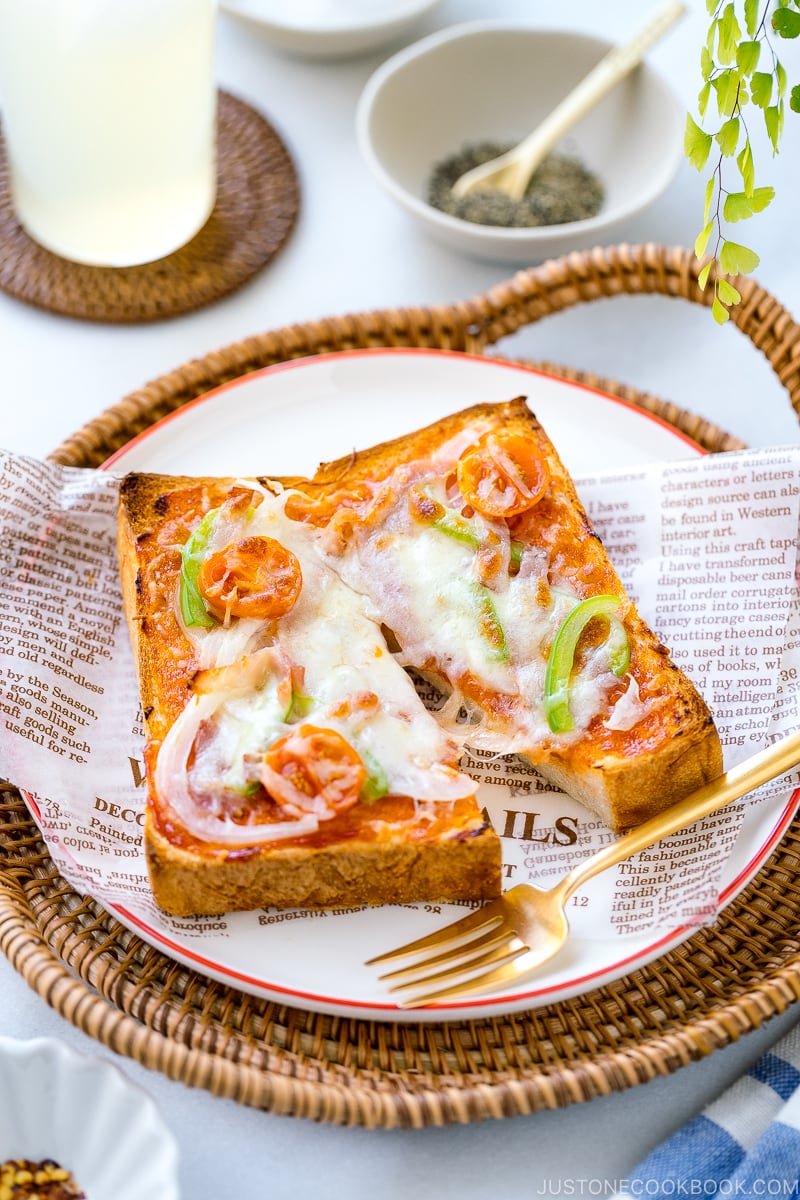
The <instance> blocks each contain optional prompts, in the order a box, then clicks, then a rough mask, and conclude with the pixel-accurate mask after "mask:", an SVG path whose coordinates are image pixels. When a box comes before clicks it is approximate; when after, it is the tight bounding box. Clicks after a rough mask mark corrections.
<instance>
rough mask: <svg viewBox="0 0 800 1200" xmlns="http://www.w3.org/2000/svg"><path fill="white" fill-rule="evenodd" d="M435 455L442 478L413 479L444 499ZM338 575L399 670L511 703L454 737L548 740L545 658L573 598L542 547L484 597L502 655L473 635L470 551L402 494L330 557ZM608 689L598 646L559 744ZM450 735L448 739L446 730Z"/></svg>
mask: <svg viewBox="0 0 800 1200" xmlns="http://www.w3.org/2000/svg"><path fill="white" fill-rule="evenodd" d="M439 457H440V459H442V461H440V462H439V463H437V469H438V470H439V471H440V472H442V474H440V475H438V476H426V477H425V478H424V479H422V480H420V478H419V477H418V478H417V480H416V482H417V484H418V485H419V484H420V482H421V483H422V484H423V485H424V487H425V490H426V492H428V494H433V495H435V496H437V497H440V496H442V495H443V491H444V487H443V476H444V474H445V473H446V472H447V471H448V470H450V471H452V470H453V469H454V467H455V461H454V460H453V461H451V462H449V463H448V462H447V461H446V460H444V458H443V456H442V455H440V456H439ZM428 469H430V468H428ZM473 521H474V523H475V524H476V527H477V528H478V529H479V530H480V531H481V532H485V531H486V529H487V528H489V529H490V528H491V527H492V524H493V523H492V522H487V521H485V520H483V519H482V518H480V517H479V516H477V515H476V517H475V518H473ZM337 569H338V570H339V571H340V572H341V573H342V574H343V576H344V577H345V578H346V579H347V580H348V582H349V583H350V584H351V585H352V587H353V588H354V589H358V590H361V591H364V592H366V593H367V595H368V596H369V597H370V599H371V600H372V602H373V604H374V608H375V611H376V612H377V613H380V615H381V619H382V620H383V621H384V622H385V624H386V625H387V626H389V628H390V629H391V630H392V632H393V634H394V635H395V637H396V638H397V641H398V643H399V645H400V648H401V650H400V657H401V659H402V661H403V662H404V663H406V664H407V665H409V666H417V667H420V668H423V669H435V670H436V671H437V672H439V673H440V674H441V675H442V676H443V677H444V678H445V679H446V680H447V681H448V682H449V684H450V686H451V687H452V688H453V689H455V691H456V692H457V690H458V686H459V680H460V679H463V678H464V677H465V676H471V677H472V678H474V679H476V680H478V681H479V682H480V683H481V684H483V685H485V686H486V687H487V688H488V689H490V690H491V691H492V692H494V693H501V694H505V695H508V696H510V697H513V698H515V699H516V700H517V701H518V703H515V704H513V705H512V711H513V716H509V717H507V718H506V717H504V718H503V719H502V722H500V721H499V720H497V719H493V718H490V717H489V716H488V715H487V714H484V719H483V722H482V725H481V727H480V729H479V730H476V729H475V726H474V725H470V726H464V727H462V729H461V733H462V735H463V740H465V741H470V742H471V743H473V744H480V745H481V746H486V747H487V748H494V749H496V750H498V751H500V752H502V753H512V752H520V751H525V750H529V751H530V750H533V749H534V748H535V747H537V746H539V745H541V743H542V742H543V741H545V740H548V739H550V738H551V737H552V734H551V731H550V728H549V725H548V722H547V718H546V716H545V712H544V706H543V700H544V690H545V674H546V670H547V655H548V654H549V649H550V646H551V645H552V642H553V639H554V638H555V635H556V633H557V631H558V629H559V627H560V625H561V623H562V621H563V620H564V618H565V617H566V615H567V613H568V612H569V611H570V610H571V609H572V608H574V606H575V605H576V604H578V603H579V601H580V597H579V596H578V595H577V594H576V593H575V592H574V591H573V590H572V589H571V588H570V587H569V586H568V585H566V584H565V583H564V581H561V580H553V579H552V578H551V565H550V562H549V560H548V558H547V555H546V553H545V552H544V551H543V550H541V549H538V548H526V549H525V551H524V552H523V555H522V561H521V562H520V564H519V570H518V571H517V572H516V574H514V575H507V574H505V575H503V576H502V577H500V578H498V579H497V580H495V581H494V582H493V586H492V589H491V591H488V590H485V591H484V595H485V596H486V597H488V599H489V601H490V602H491V606H492V608H493V610H494V613H495V614H496V618H497V622H498V623H499V626H500V628H501V630H502V631H503V634H504V637H505V652H504V653H498V652H497V647H496V646H493V645H492V642H491V641H490V640H489V639H487V636H486V634H485V632H484V631H483V630H482V627H481V611H480V606H479V603H478V601H477V600H476V592H475V589H474V587H471V586H470V583H471V581H474V579H475V577H476V547H474V546H472V545H470V544H467V543H465V542H463V541H461V540H457V539H456V538H454V537H452V536H450V535H448V534H447V533H445V532H444V531H443V530H442V529H441V528H438V527H437V526H436V525H435V524H433V523H425V522H424V521H421V520H418V519H416V518H415V517H414V516H413V515H412V514H411V512H410V509H409V506H408V499H407V491H406V490H405V489H404V488H402V487H400V488H398V496H397V499H396V502H395V504H394V506H393V508H392V509H391V511H390V512H389V513H388V514H386V515H385V516H384V517H383V519H382V521H381V523H380V524H379V525H378V526H376V527H372V526H370V525H369V524H367V525H366V526H365V527H362V528H360V529H357V531H356V536H355V537H354V538H353V539H352V541H351V543H350V544H349V546H348V548H347V549H346V551H345V553H344V555H343V556H342V557H341V558H337ZM615 682H617V681H616V677H615V676H614V675H613V674H611V672H610V671H609V669H608V656H607V654H606V653H605V651H604V649H603V647H602V646H598V647H597V648H596V649H594V650H592V651H590V652H589V653H588V655H587V656H586V658H585V661H584V662H583V663H582V668H581V670H580V672H577V673H576V675H575V677H574V681H573V685H572V688H571V692H570V709H571V712H572V715H573V720H574V729H573V731H572V732H571V733H568V734H560V735H559V739H560V740H562V741H563V740H574V739H576V738H577V737H579V736H580V734H581V732H582V731H583V730H584V729H585V728H586V727H587V725H588V724H589V722H590V721H591V720H592V718H593V717H594V716H595V715H596V714H597V713H598V712H600V711H602V709H603V708H604V706H605V705H606V696H607V692H608V689H609V688H610V687H611V686H612V685H613V684H614V683H615ZM452 707H453V706H451V708H452ZM447 715H451V713H450V709H448V710H447ZM620 719H621V720H625V719H626V717H624V716H621V717H620ZM449 728H450V730H451V732H454V733H455V728H454V726H453V725H452V724H451V725H450V726H449Z"/></svg>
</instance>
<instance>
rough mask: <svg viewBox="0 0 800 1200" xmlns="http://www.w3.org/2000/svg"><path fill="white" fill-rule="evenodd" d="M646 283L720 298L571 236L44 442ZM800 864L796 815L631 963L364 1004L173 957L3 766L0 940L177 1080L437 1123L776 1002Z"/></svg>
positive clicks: (797, 372) (359, 1114)
mask: <svg viewBox="0 0 800 1200" xmlns="http://www.w3.org/2000/svg"><path fill="white" fill-rule="evenodd" d="M741 288H742V292H743V303H742V305H741V306H740V307H739V308H738V309H737V310H736V313H735V317H734V320H735V321H736V323H737V324H738V325H739V327H740V328H741V330H742V331H743V332H744V333H745V334H746V336H748V337H749V338H750V339H751V341H752V342H753V343H754V345H755V346H757V347H758V348H759V349H760V350H762V351H763V352H764V354H765V355H766V357H767V359H768V361H769V362H770V364H771V366H772V367H773V369H774V370H775V372H776V374H777V375H778V377H779V378H780V379H781V380H782V382H783V384H784V385H785V386H786V388H787V391H788V392H789V396H790V400H791V402H792V404H793V406H794V408H795V410H796V411H800V407H799V406H800V329H799V328H798V326H797V325H795V323H794V322H793V321H792V319H791V317H790V316H789V315H788V314H787V313H786V312H785V310H784V309H783V308H782V307H781V306H780V305H779V304H778V303H777V302H776V301H775V300H774V299H773V298H772V297H771V296H770V295H769V294H768V293H766V292H764V291H763V289H761V288H759V287H758V286H757V285H756V284H754V283H753V282H752V281H748V280H744V281H742V282H741ZM646 292H649V293H652V292H659V293H662V294H664V295H668V296H674V297H680V298H683V299H685V300H690V301H694V302H697V303H704V304H707V303H708V297H707V296H704V295H703V293H701V292H700V291H699V289H698V288H697V281H696V273H695V264H694V261H693V257H692V255H691V254H690V253H688V252H686V251H682V250H666V249H663V248H659V247H639V248H629V247H625V246H622V247H616V248H611V249H606V250H596V251H593V252H591V253H588V254H580V255H577V254H576V255H572V256H570V257H568V258H565V259H561V260H558V261H556V262H551V263H546V264H545V265H544V266H542V267H538V268H535V269H533V270H530V271H525V272H521V273H520V274H518V275H517V276H516V277H515V278H513V279H511V280H509V281H508V282H505V283H502V284H500V285H498V286H497V287H495V288H494V289H492V291H491V292H490V293H487V294H485V295H483V296H480V297H477V298H475V299H473V300H470V301H466V302H464V303H463V304H459V305H455V306H451V307H444V308H435V309H427V308H417V309H403V310H398V309H391V310H385V311H381V312H369V313H361V314H357V315H353V316H346V317H336V318H331V319H330V320H326V321H320V322H315V323H311V324H307V325H300V326H294V327H291V328H286V329H282V330H278V331H275V332H271V333H266V334H262V335H260V336H257V337H253V338H250V339H248V340H247V341H246V342H241V343H239V344H237V345H233V346H229V347H227V348H226V349H224V350H221V351H218V352H216V353H213V354H209V355H207V356H206V357H205V358H202V359H199V360H197V361H195V362H193V363H189V364H187V365H186V366H184V367H181V368H180V369H178V370H176V371H174V372H172V373H171V374H169V375H166V376H164V377H162V378H161V379H159V380H156V381H155V382H154V383H152V384H150V385H148V386H147V387H145V388H143V389H141V390H140V391H138V392H136V393H135V394H133V395H131V396H128V397H127V398H126V399H124V400H123V401H121V402H120V403H119V404H117V405H115V406H114V407H113V408H111V409H109V410H108V411H107V412H105V413H103V414H102V415H101V416H99V417H98V418H97V419H96V420H94V421H92V422H91V424H90V425H88V426H87V427H86V428H84V429H82V430H81V431H80V432H79V433H77V434H76V435H75V436H74V437H72V438H70V439H69V441H67V442H66V443H64V445H62V446H61V447H60V448H59V449H58V450H57V451H56V452H55V453H54V455H53V456H52V457H53V458H54V459H56V460H58V461H59V462H62V463H67V464H70V465H74V466H94V465H97V464H99V463H100V462H101V461H102V460H103V459H104V458H106V457H107V456H108V455H109V454H110V453H111V452H112V451H114V450H116V449H117V448H119V447H120V446H121V445H123V444H124V443H125V442H126V441H127V440H128V439H129V438H130V437H131V436H132V435H133V434H134V433H136V432H138V431H140V430H141V429H143V428H146V427H147V426H148V425H150V424H152V423H153V422H154V421H155V420H156V419H158V418H159V417H161V416H163V415H164V414H165V413H167V412H169V411H172V410H174V409H176V408H178V407H180V406H181V405H182V404H184V403H186V401H188V400H190V399H192V398H193V397H195V396H197V395H199V394H201V393H203V392H204V391H206V390H208V389H209V388H211V387H214V386H216V385H218V384H220V383H222V382H224V381H226V380H228V379H231V378H235V377H237V376H239V375H242V374H245V373H247V372H249V371H253V370H256V369H258V368H261V367H264V366H267V365H269V364H271V363H275V362H279V361H282V360H285V359H289V358H296V357H299V356H304V355H313V354H316V353H321V352H329V351H335V350H340V349H351V348H354V347H365V346H376V345H390V346H408V345H411V346H425V347H441V348H447V349H450V350H465V351H470V352H472V353H476V352H478V353H480V352H483V351H484V350H485V348H486V347H487V346H489V345H491V344H493V343H495V342H497V341H498V340H499V339H500V338H501V337H503V336H505V335H507V334H510V333H513V332H514V331H515V330H517V329H519V328H520V327H521V326H523V325H525V324H528V323H530V322H532V321H535V320H537V319H539V318H540V317H541V316H544V315H546V314H548V313H553V312H557V311H559V310H561V309H564V308H567V307H569V306H570V305H573V304H576V303H579V302H583V301H591V300H594V299H599V298H601V297H607V296H614V295H619V294H621V293H631V294H638V293H646ZM540 365H541V364H540ZM545 369H549V370H551V371H552V372H553V373H559V374H562V375H564V376H567V377H570V378H576V379H581V380H582V381H584V382H588V383H590V384H592V385H593V386H598V387H601V388H602V389H603V390H606V391H608V392H611V393H613V394H616V395H622V396H624V397H625V398H626V399H628V400H631V401H633V402H634V403H636V404H639V405H641V406H642V407H644V408H646V409H648V411H651V412H655V413H657V414H658V415H659V416H660V417H662V418H663V419H665V420H667V421H668V422H670V423H671V424H673V425H674V426H676V427H678V428H679V429H681V430H683V431H684V432H686V433H688V434H689V435H690V436H692V437H693V438H695V439H696V440H697V441H698V442H700V443H701V444H702V445H703V446H705V447H706V448H707V449H708V450H711V451H721V450H728V449H735V448H738V447H739V446H740V445H741V443H739V442H737V441H736V440H735V439H733V438H731V437H729V436H728V435H727V434H725V433H723V432H722V431H720V430H718V429H717V428H716V427H714V426H712V425H709V424H708V423H707V422H705V421H703V420H702V419H701V418H699V417H696V416H692V415H691V414H689V413H687V412H685V411H683V410H681V409H679V408H676V407H675V406H674V405H671V404H668V403H665V402H663V401H660V400H658V399H656V398H655V397H652V396H645V395H642V394H641V393H639V392H635V391H633V390H632V389H629V388H624V387H622V386H621V385H619V384H616V383H613V382H609V381H608V380H599V379H597V378H596V377H593V376H587V375H585V374H578V373H576V372H570V371H567V370H564V369H560V370H558V371H556V369H555V368H547V367H545ZM799 866H800V817H798V818H797V819H796V820H795V821H794V823H793V825H792V827H791V828H790V830H789V831H788V833H787V834H786V836H785V837H784V839H783V841H782V843H781V844H780V846H779V847H778V848H777V849H776V851H775V852H774V853H773V855H772V857H771V858H770V859H769V860H768V862H767V863H766V864H765V866H764V867H763V869H762V870H761V872H760V873H759V875H758V876H757V877H756V879H755V880H754V881H753V882H752V883H751V884H750V885H749V887H748V888H747V889H746V890H745V891H744V892H743V893H742V894H741V895H740V896H739V897H738V899H737V900H736V901H734V903H732V904H731V905H730V906H729V907H728V908H727V909H726V910H725V912H724V913H723V915H722V917H721V918H720V920H719V921H718V922H717V923H716V924H715V925H714V926H713V927H708V928H704V929H702V930H700V931H699V932H698V933H697V934H696V935H695V936H693V937H692V938H691V939H690V940H689V941H687V942H685V943H684V944H683V945H681V946H679V947H678V948H677V949H675V950H673V951H671V952H670V953H668V954H666V955H664V956H663V957H662V958H660V959H658V960H657V961H656V962H654V963H652V964H650V965H649V966H647V967H644V968H643V969H641V970H638V971H636V972H635V973H633V974H631V975H629V976H628V977H627V978H625V979H622V980H619V981H617V982H616V983H613V984H610V985H608V986H606V987H603V988H599V989H597V990H595V991H592V992H589V993H587V994H586V995H583V996H580V997H577V998H574V999H572V1000H568V1001H563V1002H560V1003H558V1004H552V1005H550V1006H548V1007H545V1008H540V1009H537V1010H535V1011H532V1012H529V1013H523V1014H517V1015H515V1016H511V1017H506V1018H503V1017H495V1018H489V1019H485V1018H484V1019H480V1020H475V1021H464V1022H461V1023H455V1024H440V1025H437V1024H419V1025H417V1024H391V1023H383V1022H371V1021H362V1020H357V1019H352V1018H342V1017H331V1016H322V1015H319V1014H315V1013H309V1012H305V1011H302V1010H299V1009H292V1008H288V1007H284V1006H281V1005H278V1004H274V1003H270V1002H268V1001H265V1000H258V999H254V998H253V997H251V996H247V995H243V994H241V993H239V992H237V991H235V990H233V989H231V988H229V987H227V986H224V985H222V984H219V983H215V982H211V981H209V980H207V979H205V978H204V977H203V976H201V975H197V974H194V973H192V972H191V971H188V970H187V969H186V968H184V967H182V966H179V965H177V964H176V963H174V962H172V961H171V960H169V959H167V958H165V957H164V956H163V955H162V954H161V953H160V952H159V951H157V950H154V949H152V948H150V947H149V946H147V945H145V944H144V943H143V942H141V941H140V940H139V939H138V938H137V937H135V936H134V935H133V934H131V933H130V932H128V931H127V930H125V929H124V928H123V927H122V926H120V925H119V924H118V923H117V922H116V921H115V920H114V919H113V918H112V917H110V916H109V915H108V914H107V913H105V912H104V911H103V909H102V908H101V907H100V906H99V905H98V904H96V903H95V902H94V901H92V900H82V899H81V898H80V897H78V896H77V895H76V894H75V893H74V892H72V891H71V890H70V889H69V887H67V885H66V884H65V883H64V882H63V880H61V879H60V878H59V877H58V876H57V875H56V874H55V872H54V869H53V866H52V863H51V861H50V859H49V857H48V855H47V852H46V849H45V847H44V846H43V845H42V843H41V841H40V839H39V836H38V833H37V830H36V827H35V825H34V824H33V823H32V821H31V819H30V817H29V815H28V813H27V810H26V808H25V806H24V804H23V802H22V800H21V798H20V796H19V794H18V793H17V792H16V791H15V790H14V789H13V788H12V787H11V786H10V785H6V786H0V947H2V949H3V950H4V952H5V953H6V955H7V956H8V958H9V959H10V961H11V962H12V964H13V965H14V966H15V967H16V969H17V970H18V971H19V972H20V973H21V974H22V975H23V976H24V978H25V979H26V980H27V981H28V983H29V985H30V986H31V987H32V988H33V989H34V990H35V991H36V992H37V993H38V994H39V995H40V996H42V997H43V998H44V999H45V1000H46V1001H47V1003H48V1004H50V1005H51V1006H52V1007H53V1008H54V1009H55V1010H56V1011H57V1012H59V1013H61V1014H62V1015H63V1016H64V1017H65V1018H66V1019H67V1020H68V1021H71V1022H72V1023H73V1024H74V1025H76V1026H77V1027H78V1028H79V1029H81V1030H83V1031H84V1032H85V1033H88V1034H89V1035H90V1036H92V1037H94V1038H96V1039H97V1040H98V1041H100V1042H102V1043H103V1044H104V1045H106V1046H109V1047H110V1048H111V1049H113V1050H114V1051H116V1052H118V1053H120V1054H123V1055H127V1056H129V1057H131V1058H133V1059H135V1060H137V1061H138V1062H140V1063H143V1064H144V1065H146V1066H148V1067H150V1068H152V1069H155V1070H159V1071H162V1072H163V1073H164V1074H166V1075H168V1076H170V1077H171V1078H173V1079H178V1080H182V1081H183V1082H184V1083H186V1084H188V1085H191V1086H197V1087H203V1088H206V1089H208V1090H209V1091H211V1092H213V1093H215V1094H217V1095H221V1096H226V1097H230V1098H232V1099H235V1100H237V1101H239V1102H241V1103H243V1104H248V1105H252V1106H254V1107H258V1108H262V1109H267V1110H270V1111H272V1112H276V1113H281V1114H286V1115H292V1116H303V1117H308V1118H310V1119H313V1120H317V1121H329V1122H333V1123H337V1124H341V1125H363V1126H367V1127H373V1128H376V1127H384V1128H387V1127H400V1126H406V1127H415V1126H425V1125H444V1124H448V1123H455V1122H469V1121H476V1120H480V1119H484V1118H487V1117H494V1118H500V1117H509V1116H515V1115H518V1114H521V1113H530V1112H533V1111H536V1110H538V1109H545V1108H558V1107H563V1106H566V1105H568V1104H571V1103H574V1102H578V1101H582V1100H589V1099H591V1098H592V1097H595V1096H600V1095H607V1094H608V1093H610V1092H613V1091H616V1090H621V1089H623V1088H628V1087H632V1086H634V1085H636V1084H639V1083H643V1082H645V1081H647V1080H649V1079H652V1078H654V1077H656V1076H658V1075H666V1074H668V1073H670V1072H672V1071H675V1070H676V1069H677V1068H679V1067H681V1066H683V1065H685V1064H687V1063H689V1062H691V1061H693V1060H696V1059H699V1058H701V1057H703V1056H704V1055H707V1054H709V1053H711V1052H712V1051H713V1050H714V1049H716V1048H718V1047H721V1046H724V1045H726V1044H728V1043H730V1042H732V1041H734V1040H735V1039H736V1038H738V1037H739V1036H740V1035H741V1034H743V1033H746V1032H748V1031H750V1030H753V1029H755V1028H757V1027H758V1026H759V1025H760V1024H761V1023H762V1022H763V1021H765V1020H766V1019H768V1018H769V1017H771V1016H773V1015H775V1014H777V1013H780V1012H783V1011H784V1010H785V1009H786V1008H787V1007H788V1006H789V1005H790V1004H792V1003H793V1002H794V1001H795V1000H796V999H798V998H800V940H799V934H800V870H798V867H799Z"/></svg>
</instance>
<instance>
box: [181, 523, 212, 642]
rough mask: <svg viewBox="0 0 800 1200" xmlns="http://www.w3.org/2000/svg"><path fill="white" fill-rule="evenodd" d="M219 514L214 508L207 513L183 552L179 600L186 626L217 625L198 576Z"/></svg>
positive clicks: (210, 626) (205, 626) (208, 626)
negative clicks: (206, 602) (201, 593)
mask: <svg viewBox="0 0 800 1200" xmlns="http://www.w3.org/2000/svg"><path fill="white" fill-rule="evenodd" d="M218 512H219V509H218V508H212V509H211V511H210V512H207V513H206V515H205V516H204V517H203V519H202V521H201V522H200V524H199V525H198V526H197V527H196V529H195V530H194V532H193V533H192V534H191V536H190V537H189V539H188V541H187V542H186V543H185V544H184V546H183V548H182V550H181V583H180V592H179V600H180V607H181V617H182V618H183V623H184V625H202V626H203V627H204V628H205V629H212V628H213V627H214V625H216V624H217V622H216V621H215V620H214V618H213V617H212V615H211V613H210V612H209V611H208V609H207V608H206V606H205V602H204V600H203V597H202V596H201V595H200V589H199V587H198V586H197V576H198V574H199V572H200V568H201V566H202V565H203V560H204V559H205V557H206V555H207V554H208V540H209V538H210V536H211V531H212V529H213V526H214V521H215V520H216V517H217V513H218Z"/></svg>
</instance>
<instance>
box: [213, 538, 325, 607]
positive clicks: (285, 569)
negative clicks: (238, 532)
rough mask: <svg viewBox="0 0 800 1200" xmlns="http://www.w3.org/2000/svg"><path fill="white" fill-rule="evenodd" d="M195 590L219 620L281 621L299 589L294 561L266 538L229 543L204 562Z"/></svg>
mask: <svg viewBox="0 0 800 1200" xmlns="http://www.w3.org/2000/svg"><path fill="white" fill-rule="evenodd" d="M197 586H198V588H199V590H200V594H201V595H202V597H203V599H204V600H205V602H206V604H207V605H208V607H209V608H210V609H211V610H212V612H214V613H219V614H221V615H222V616H225V617H227V616H234V617H256V618H258V619H259V620H263V619H272V618H274V617H282V616H283V615H284V614H285V613H287V612H288V611H289V609H290V608H291V607H292V606H293V605H294V603H295V601H296V600H297V597H298V596H299V595H300V589H301V587H302V586H303V576H302V573H301V571H300V563H299V562H298V561H297V558H296V556H295V555H294V554H292V552H291V550H288V549H287V548H286V547H285V546H282V545H281V543H280V542H276V541H275V539H274V538H270V537H249V538H244V539H243V540H242V541H241V542H231V543H230V544H229V545H227V546H224V547H223V548H222V549H221V550H216V551H215V552H214V553H213V554H209V556H208V558H206V559H204V561H203V563H202V566H201V567H200V570H199V572H198V574H197Z"/></svg>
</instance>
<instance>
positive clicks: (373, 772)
mask: <svg viewBox="0 0 800 1200" xmlns="http://www.w3.org/2000/svg"><path fill="white" fill-rule="evenodd" d="M356 750H357V752H358V756H359V758H360V759H361V761H362V762H363V764H364V766H365V767H366V769H367V778H366V780H365V782H364V786H363V787H362V789H361V795H360V799H361V800H366V802H367V803H368V804H371V803H372V801H373V800H380V798H381V796H385V795H386V793H387V792H388V791H389V777H388V775H387V774H386V772H385V771H384V769H383V767H382V766H381V764H380V763H379V762H378V760H377V758H376V757H375V755H374V754H370V752H369V750H365V749H364V747H363V746H356Z"/></svg>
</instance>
